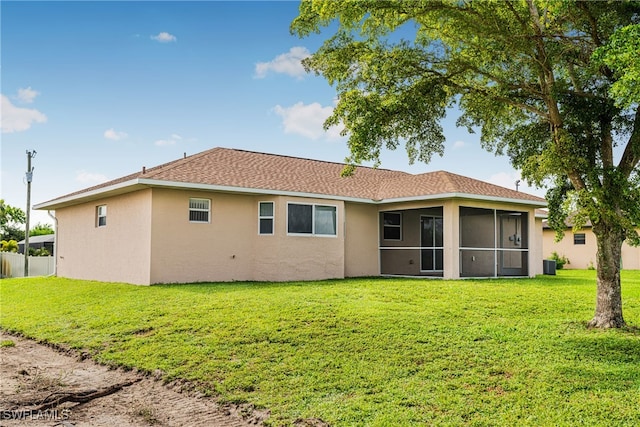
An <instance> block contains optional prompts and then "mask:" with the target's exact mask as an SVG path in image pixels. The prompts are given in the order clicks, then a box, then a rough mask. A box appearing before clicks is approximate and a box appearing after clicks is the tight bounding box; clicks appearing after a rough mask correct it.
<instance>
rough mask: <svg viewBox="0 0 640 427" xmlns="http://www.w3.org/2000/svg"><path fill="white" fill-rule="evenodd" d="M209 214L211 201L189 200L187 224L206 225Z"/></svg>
mask: <svg viewBox="0 0 640 427" xmlns="http://www.w3.org/2000/svg"><path fill="white" fill-rule="evenodd" d="M210 214H211V200H209V199H189V222H198V223H208V222H209V218H210Z"/></svg>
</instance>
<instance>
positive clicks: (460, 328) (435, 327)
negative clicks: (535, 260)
mask: <svg viewBox="0 0 640 427" xmlns="http://www.w3.org/2000/svg"><path fill="white" fill-rule="evenodd" d="M0 292H1V293H0V295H1V301H0V303H1V307H0V308H1V316H0V327H2V328H4V329H6V330H9V331H14V332H20V333H22V334H24V335H26V336H28V337H32V338H35V339H38V340H42V341H47V342H51V343H55V344H59V345H62V346H66V347H71V348H74V349H77V350H79V351H84V352H88V353H89V354H90V355H91V356H92V357H93V358H94V359H95V360H97V361H99V362H102V363H106V364H110V365H115V366H123V367H128V368H133V367H135V368H138V369H142V370H146V371H149V372H154V371H157V370H160V371H161V372H162V373H163V375H164V378H165V379H166V380H167V381H170V380H173V379H186V380H189V381H191V382H193V383H194V384H196V386H197V387H198V388H199V389H200V390H202V391H204V392H206V393H208V394H211V395H217V396H219V397H220V398H221V399H222V400H223V401H227V402H238V403H240V402H250V403H252V404H255V405H256V406H258V407H264V408H268V409H270V410H271V417H270V419H269V423H270V424H271V425H290V424H292V423H293V421H294V420H295V419H297V418H321V419H323V420H325V421H327V422H329V423H330V424H332V425H336V426H351V425H353V426H360V425H366V426H388V425H394V426H409V425H416V424H423V425H424V424H427V425H442V426H445V425H450V426H458V425H467V426H488V425H491V426H499V425H504V426H513V425H528V426H564V425H588V426H599V425H602V426H605V425H607V426H636V425H640V411H639V410H638V408H640V332H639V331H638V329H637V328H636V327H637V326H639V324H640V272H639V271H635V272H632V271H624V272H623V298H624V313H625V318H626V320H627V322H628V323H629V324H630V325H632V326H635V327H632V328H629V329H627V330H609V331H601V330H588V329H586V328H585V324H586V322H587V321H588V320H589V319H590V318H591V317H592V315H593V309H594V302H595V272H593V271H575V270H561V271H558V276H541V277H538V278H536V279H502V280H464V281H442V280H411V279H349V280H336V281H321V282H306V283H211V284H208V283H207V284H189V285H160V286H152V287H137V286H132V285H124V284H112V283H98V282H88V281H79V280H69V279H60V278H46V279H45V278H39V279H9V280H2V281H1V282H0Z"/></svg>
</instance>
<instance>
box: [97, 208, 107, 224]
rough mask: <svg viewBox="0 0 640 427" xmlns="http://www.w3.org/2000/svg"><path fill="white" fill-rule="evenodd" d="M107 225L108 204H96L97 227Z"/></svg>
mask: <svg viewBox="0 0 640 427" xmlns="http://www.w3.org/2000/svg"><path fill="white" fill-rule="evenodd" d="M106 226H107V205H100V206H96V227H106Z"/></svg>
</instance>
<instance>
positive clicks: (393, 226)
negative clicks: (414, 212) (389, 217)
mask: <svg viewBox="0 0 640 427" xmlns="http://www.w3.org/2000/svg"><path fill="white" fill-rule="evenodd" d="M385 214H393V215H399V216H400V224H399V225H393V224H389V225H387V224H385V223H384V216H385ZM402 216H403V215H402V212H382V240H391V241H394V242H401V241H402ZM386 227H390V228H399V229H400V238H399V239H385V237H384V229H385V228H386Z"/></svg>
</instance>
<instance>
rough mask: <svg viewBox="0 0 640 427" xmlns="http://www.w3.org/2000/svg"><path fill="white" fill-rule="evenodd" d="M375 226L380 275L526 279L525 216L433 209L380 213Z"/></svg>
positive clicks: (470, 209) (513, 212) (523, 213)
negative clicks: (378, 234) (376, 227)
mask: <svg viewBox="0 0 640 427" xmlns="http://www.w3.org/2000/svg"><path fill="white" fill-rule="evenodd" d="M445 212H446V214H445ZM379 224H380V230H379V233H380V244H379V253H380V272H381V274H383V275H399V276H429V277H447V278H455V277H502V276H528V275H529V268H528V265H529V231H528V230H529V213H528V212H527V211H517V210H504V209H502V210H501V209H490V208H479V207H467V206H457V205H456V206H449V207H448V209H444V207H443V206H435V207H425V208H418V209H405V210H393V211H385V212H380V218H379Z"/></svg>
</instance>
